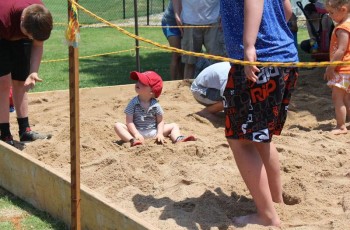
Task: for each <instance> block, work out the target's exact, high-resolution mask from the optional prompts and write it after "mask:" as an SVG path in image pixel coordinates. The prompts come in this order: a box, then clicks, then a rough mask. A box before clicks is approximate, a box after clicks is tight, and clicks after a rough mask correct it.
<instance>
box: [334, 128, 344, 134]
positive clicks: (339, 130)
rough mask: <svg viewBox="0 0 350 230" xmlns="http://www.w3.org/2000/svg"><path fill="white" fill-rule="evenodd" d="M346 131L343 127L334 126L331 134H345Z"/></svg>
mask: <svg viewBox="0 0 350 230" xmlns="http://www.w3.org/2000/svg"><path fill="white" fill-rule="evenodd" d="M347 133H348V130H347V128H343V129H340V128H335V129H333V130H332V131H331V134H333V135H339V134H347Z"/></svg>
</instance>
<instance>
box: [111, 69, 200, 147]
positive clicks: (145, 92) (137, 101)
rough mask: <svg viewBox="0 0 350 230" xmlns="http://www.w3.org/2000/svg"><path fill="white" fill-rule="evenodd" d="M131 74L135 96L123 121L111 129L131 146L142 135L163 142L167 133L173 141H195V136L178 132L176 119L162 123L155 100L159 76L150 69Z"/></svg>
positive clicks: (140, 140)
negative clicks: (173, 121) (172, 121)
mask: <svg viewBox="0 0 350 230" xmlns="http://www.w3.org/2000/svg"><path fill="white" fill-rule="evenodd" d="M130 78H131V79H133V80H135V81H137V82H136V84H135V91H136V93H137V94H138V95H137V96H136V97H134V98H133V99H132V100H131V101H130V102H129V104H128V106H127V107H126V109H125V111H124V112H125V114H126V124H123V123H120V122H117V123H116V124H115V125H114V130H115V132H116V133H117V135H118V136H119V137H120V138H121V139H122V140H123V141H125V142H130V145H131V146H136V145H141V144H143V143H144V141H145V139H148V138H155V139H156V141H157V142H158V143H161V144H164V143H165V139H164V137H170V139H171V140H172V141H173V143H177V142H185V141H195V137H194V136H188V137H185V136H183V135H181V133H180V129H179V126H178V125H177V124H175V123H171V124H164V120H163V114H164V111H163V109H162V107H161V106H160V104H159V103H158V100H157V99H156V98H158V97H159V96H160V94H161V92H162V88H163V81H162V78H161V77H160V76H159V75H158V74H157V73H156V72H153V71H146V72H143V73H140V72H136V71H133V72H131V73H130Z"/></svg>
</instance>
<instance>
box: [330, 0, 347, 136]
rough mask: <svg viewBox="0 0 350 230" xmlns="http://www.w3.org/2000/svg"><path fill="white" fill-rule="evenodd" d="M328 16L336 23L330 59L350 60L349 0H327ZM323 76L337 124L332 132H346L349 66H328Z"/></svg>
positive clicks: (336, 133)
mask: <svg viewBox="0 0 350 230" xmlns="http://www.w3.org/2000/svg"><path fill="white" fill-rule="evenodd" d="M326 9H327V10H328V12H329V16H330V17H331V18H332V20H333V21H335V22H336V23H337V26H336V27H335V29H334V31H333V34H332V37H331V45H330V47H329V49H330V50H329V56H330V61H332V62H333V61H350V45H349V41H350V39H349V37H350V19H349V11H350V10H349V9H350V0H327V1H326ZM324 78H325V79H326V80H328V82H327V85H328V86H329V87H331V88H332V100H333V104H334V108H335V119H336V121H337V126H336V127H335V128H334V129H333V130H332V131H331V133H332V134H335V135H338V134H346V133H347V132H348V130H347V128H346V125H345V121H346V113H348V116H350V66H349V65H344V66H328V67H327V69H326V73H325V74H324Z"/></svg>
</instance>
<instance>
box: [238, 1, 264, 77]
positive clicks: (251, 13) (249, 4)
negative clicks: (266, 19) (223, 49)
mask: <svg viewBox="0 0 350 230" xmlns="http://www.w3.org/2000/svg"><path fill="white" fill-rule="evenodd" d="M263 8H264V0H244V29H243V45H244V60H245V61H250V62H254V61H256V60H257V57H256V50H255V42H256V39H257V36H258V32H259V27H260V23H261V18H262V13H263ZM244 72H245V74H246V77H247V78H248V79H249V80H251V81H253V82H256V80H257V79H258V77H257V76H256V75H255V73H256V72H259V69H258V68H257V67H256V66H255V65H254V66H244Z"/></svg>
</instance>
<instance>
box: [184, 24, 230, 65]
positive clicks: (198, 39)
mask: <svg viewBox="0 0 350 230" xmlns="http://www.w3.org/2000/svg"><path fill="white" fill-rule="evenodd" d="M185 26H191V25H189V24H185ZM204 26H210V27H203V28H197V27H196V28H184V34H183V37H182V40H181V48H182V49H183V50H187V51H191V52H196V53H200V52H202V50H203V49H202V46H203V45H204V47H205V50H206V53H209V54H213V55H218V56H226V51H225V44H224V36H223V33H222V28H221V27H220V23H213V24H209V25H204ZM196 61H197V57H195V56H189V55H182V62H183V63H187V64H195V63H196Z"/></svg>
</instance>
